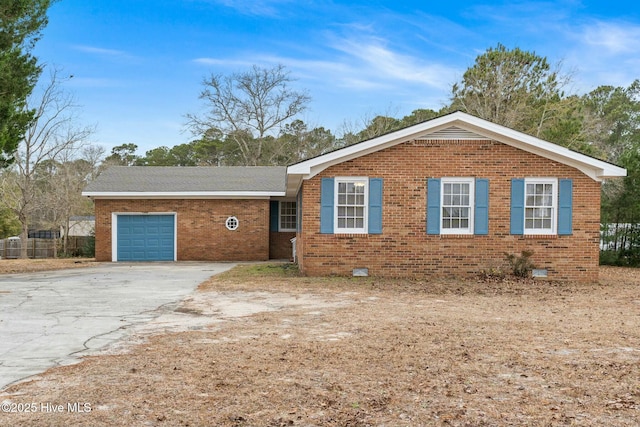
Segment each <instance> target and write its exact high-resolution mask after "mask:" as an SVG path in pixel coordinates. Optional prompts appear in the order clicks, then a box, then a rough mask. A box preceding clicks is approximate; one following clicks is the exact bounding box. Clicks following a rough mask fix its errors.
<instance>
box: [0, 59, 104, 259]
mask: <svg viewBox="0 0 640 427" xmlns="http://www.w3.org/2000/svg"><path fill="white" fill-rule="evenodd" d="M50 77H51V78H50V82H49V83H48V84H47V85H46V86H45V87H44V88H43V90H42V93H40V94H34V95H32V96H31V98H30V99H29V102H28V103H27V105H26V107H25V108H27V109H29V110H34V111H35V118H34V120H33V122H32V124H31V125H30V126H29V128H28V129H27V132H26V134H25V137H24V140H23V141H22V142H21V143H20V145H19V146H18V150H17V152H16V154H15V158H16V161H15V164H14V165H13V167H12V168H11V169H10V170H8V171H6V172H5V173H4V174H3V179H2V183H1V185H0V195H1V196H2V203H4V204H5V205H6V207H7V208H9V209H11V210H12V211H13V212H14V213H15V214H16V216H17V217H18V220H19V221H20V224H21V226H22V231H21V233H20V239H21V241H22V245H21V248H22V249H21V251H20V258H27V245H26V242H27V238H28V235H29V222H30V220H31V217H32V214H33V213H34V212H35V211H36V210H38V209H39V208H42V203H43V202H45V201H46V198H45V197H44V196H43V191H44V190H43V186H42V185H38V182H37V181H38V180H37V174H38V172H39V171H41V169H42V167H43V166H44V164H45V162H53V161H56V160H58V158H59V157H60V156H61V154H62V153H64V152H73V151H74V150H77V149H78V148H79V147H81V146H83V145H84V144H86V141H87V138H88V137H89V136H90V135H91V134H93V132H94V128H93V127H77V120H78V118H77V115H76V114H75V112H76V111H77V108H78V106H77V105H76V104H75V101H74V99H73V97H72V96H71V95H70V94H69V93H68V92H66V91H65V90H64V89H63V87H62V84H63V82H64V81H65V80H67V79H63V78H61V77H60V76H59V71H58V70H53V71H51V73H50Z"/></svg>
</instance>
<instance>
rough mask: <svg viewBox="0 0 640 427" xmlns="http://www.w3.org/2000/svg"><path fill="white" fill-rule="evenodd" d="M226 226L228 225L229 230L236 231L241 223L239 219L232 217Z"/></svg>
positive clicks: (226, 222)
mask: <svg viewBox="0 0 640 427" xmlns="http://www.w3.org/2000/svg"><path fill="white" fill-rule="evenodd" d="M224 225H226V227H227V229H228V230H231V231H234V230H237V229H238V226H239V225H240V222H238V218H236V217H235V216H230V217H229V218H227V220H226V221H225V223H224Z"/></svg>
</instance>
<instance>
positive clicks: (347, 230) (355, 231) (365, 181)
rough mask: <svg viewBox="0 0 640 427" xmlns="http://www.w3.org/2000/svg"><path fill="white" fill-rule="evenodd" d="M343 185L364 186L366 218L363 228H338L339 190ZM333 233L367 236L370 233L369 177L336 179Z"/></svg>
mask: <svg viewBox="0 0 640 427" xmlns="http://www.w3.org/2000/svg"><path fill="white" fill-rule="evenodd" d="M343 183H347V184H348V183H361V184H364V206H363V208H364V210H363V212H364V218H363V222H362V223H363V226H362V228H339V227H338V208H339V206H338V188H339V185H340V184H343ZM333 197H334V200H333V207H334V208H333V232H334V234H367V233H368V225H369V224H368V223H369V220H368V217H369V178H367V177H362V176H358V177H336V178H335V179H334V189H333Z"/></svg>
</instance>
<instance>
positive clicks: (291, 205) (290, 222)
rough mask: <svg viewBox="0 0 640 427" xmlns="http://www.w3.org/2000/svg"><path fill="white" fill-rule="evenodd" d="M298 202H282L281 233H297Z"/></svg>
mask: <svg viewBox="0 0 640 427" xmlns="http://www.w3.org/2000/svg"><path fill="white" fill-rule="evenodd" d="M297 215H298V213H297V211H296V202H280V231H296V228H297V227H296V224H297V219H298V217H297Z"/></svg>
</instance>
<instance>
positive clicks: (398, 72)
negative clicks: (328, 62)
mask: <svg viewBox="0 0 640 427" xmlns="http://www.w3.org/2000/svg"><path fill="white" fill-rule="evenodd" d="M333 48H334V49H336V50H339V51H341V52H343V53H345V54H347V55H348V56H347V58H348V60H349V61H350V62H351V64H352V66H353V67H354V68H356V69H357V73H358V74H361V75H366V76H368V77H369V78H372V79H375V80H386V81H395V82H404V83H417V84H420V85H426V86H431V87H437V88H439V87H443V86H446V85H447V83H448V82H447V81H446V79H447V78H448V77H449V76H450V75H451V74H452V73H454V72H455V71H454V70H453V69H451V68H450V67H447V66H445V65H441V64H438V63H430V62H428V61H425V60H424V59H420V58H417V57H414V56H411V55H408V54H403V53H398V52H394V51H393V50H391V49H389V48H388V47H387V46H386V42H384V41H383V40H382V39H379V38H369V39H368V40H359V39H342V40H339V41H337V42H336V43H334V44H333Z"/></svg>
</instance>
